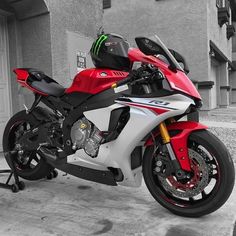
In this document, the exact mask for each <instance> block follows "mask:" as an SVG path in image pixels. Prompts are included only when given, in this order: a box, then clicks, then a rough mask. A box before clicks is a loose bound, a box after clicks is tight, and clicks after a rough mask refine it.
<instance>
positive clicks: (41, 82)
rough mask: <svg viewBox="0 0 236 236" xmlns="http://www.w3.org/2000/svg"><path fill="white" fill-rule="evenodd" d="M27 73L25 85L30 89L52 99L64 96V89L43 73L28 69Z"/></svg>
mask: <svg viewBox="0 0 236 236" xmlns="http://www.w3.org/2000/svg"><path fill="white" fill-rule="evenodd" d="M28 73H29V75H30V77H29V78H28V80H27V83H28V84H29V85H30V86H31V87H32V88H34V89H36V90H38V91H40V92H42V93H45V94H47V95H49V96H54V97H60V96H62V95H63V94H64V92H65V88H64V87H63V86H62V85H60V84H58V83H57V82H56V81H55V80H53V79H52V78H50V77H49V76H47V75H45V74H44V73H43V72H41V71H37V70H33V69H30V70H28Z"/></svg>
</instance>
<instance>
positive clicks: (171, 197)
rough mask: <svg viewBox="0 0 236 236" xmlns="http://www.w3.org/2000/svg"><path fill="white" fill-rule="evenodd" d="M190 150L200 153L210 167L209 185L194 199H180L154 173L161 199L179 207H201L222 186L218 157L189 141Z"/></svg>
mask: <svg viewBox="0 0 236 236" xmlns="http://www.w3.org/2000/svg"><path fill="white" fill-rule="evenodd" d="M188 148H189V149H192V150H194V151H195V152H198V153H199V154H200V155H201V157H202V158H203V159H204V161H205V163H206V164H207V166H208V167H209V172H208V173H209V175H208V177H209V180H208V185H207V186H206V187H205V188H204V189H202V191H201V193H200V194H198V195H197V196H194V197H189V198H186V197H183V198H182V197H178V196H176V195H175V194H173V193H171V192H170V191H168V190H167V189H166V188H164V187H163V186H162V184H161V182H160V180H159V177H158V175H156V174H155V173H154V172H153V171H152V181H153V183H154V185H156V187H157V189H158V190H159V191H160V193H161V194H159V196H161V198H162V199H163V200H164V201H166V202H168V203H170V204H172V205H175V206H177V207H182V208H185V207H195V206H196V207H199V206H200V205H201V204H203V203H204V202H205V201H206V200H210V199H211V198H212V197H214V195H215V194H216V192H217V191H218V189H219V184H220V168H219V164H218V162H217V160H216V157H215V156H214V155H213V154H212V153H210V152H208V151H207V148H206V147H204V146H203V145H202V144H200V143H197V142H196V141H191V140H190V141H189V142H188ZM155 162H156V160H155V158H154V157H153V158H152V170H153V169H154V168H155Z"/></svg>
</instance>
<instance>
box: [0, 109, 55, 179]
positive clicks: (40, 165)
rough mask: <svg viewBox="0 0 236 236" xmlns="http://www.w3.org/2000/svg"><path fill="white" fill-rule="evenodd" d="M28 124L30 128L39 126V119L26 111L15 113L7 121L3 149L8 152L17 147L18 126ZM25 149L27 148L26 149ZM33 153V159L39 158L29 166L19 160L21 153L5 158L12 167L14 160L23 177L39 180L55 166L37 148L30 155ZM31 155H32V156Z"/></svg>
mask: <svg viewBox="0 0 236 236" xmlns="http://www.w3.org/2000/svg"><path fill="white" fill-rule="evenodd" d="M25 124H27V125H28V126H29V127H30V128H32V127H35V126H37V124H38V121H37V120H36V119H35V118H34V116H33V115H32V114H26V111H20V112H18V113H17V114H15V115H14V116H13V117H12V118H11V119H10V120H9V121H8V123H7V125H6V128H5V130H4V134H3V151H4V153H8V152H9V151H12V150H13V149H14V147H15V143H16V141H17V137H16V136H17V135H16V132H17V128H18V127H19V126H20V125H25ZM24 151H25V150H24ZM30 155H32V156H33V159H35V160H37V161H38V162H36V161H35V164H34V166H33V164H32V163H29V164H28V165H29V166H26V165H24V164H23V163H21V162H20V161H19V154H18V153H16V154H11V155H5V159H6V161H7V163H8V165H9V167H10V168H11V169H12V166H11V160H10V158H11V159H12V161H13V164H14V165H15V170H16V173H17V174H18V175H19V176H20V177H21V178H23V179H26V180H39V179H42V178H44V177H45V176H47V175H48V174H49V173H50V172H51V171H52V170H53V169H54V168H53V167H52V166H51V165H49V164H48V163H46V161H45V160H44V158H43V157H41V156H40V155H39V154H38V153H37V150H35V153H32V152H31V153H29V156H30ZM32 156H31V157H32Z"/></svg>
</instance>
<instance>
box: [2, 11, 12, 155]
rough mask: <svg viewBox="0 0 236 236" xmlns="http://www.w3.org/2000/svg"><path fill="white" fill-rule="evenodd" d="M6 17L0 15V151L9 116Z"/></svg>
mask: <svg viewBox="0 0 236 236" xmlns="http://www.w3.org/2000/svg"><path fill="white" fill-rule="evenodd" d="M6 29H7V28H6V19H5V17H3V16H0V151H2V136H3V131H4V127H5V125H6V122H7V120H8V119H9V116H10V106H9V105H10V101H9V98H10V97H9V84H8V83H9V81H8V60H7V58H8V57H7V30H6Z"/></svg>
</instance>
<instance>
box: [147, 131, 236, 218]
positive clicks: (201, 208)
mask: <svg viewBox="0 0 236 236" xmlns="http://www.w3.org/2000/svg"><path fill="white" fill-rule="evenodd" d="M188 148H189V155H190V153H193V154H194V155H195V156H196V157H197V158H196V157H195V160H193V162H194V163H197V161H196V160H197V159H198V162H200V163H202V164H203V165H205V166H207V168H205V172H206V173H207V175H208V176H207V177H206V173H203V172H204V171H203V170H204V168H203V169H202V171H201V173H200V174H199V175H198V176H197V177H198V178H197V177H196V179H198V180H199V182H201V180H202V179H203V178H204V176H205V180H206V187H205V188H204V189H201V191H202V192H201V193H199V192H197V191H196V190H195V191H196V194H197V195H196V196H193V195H194V188H197V184H196V186H194V188H192V189H193V190H192V192H191V190H190V189H184V188H181V187H180V186H188V187H189V188H190V184H188V183H184V184H183V183H179V184H175V183H178V182H177V180H176V178H175V177H173V176H171V177H170V178H169V180H170V181H168V180H167V181H166V182H163V178H162V177H159V176H158V175H156V174H155V173H154V171H153V168H154V167H155V158H154V153H153V151H154V148H153V146H150V147H147V148H146V151H145V153H144V158H143V176H144V180H145V183H146V185H147V187H148V189H149V191H150V193H151V194H152V196H153V197H154V198H155V200H156V201H158V202H159V203H160V204H161V205H162V206H163V207H165V208H167V209H168V210H169V211H171V212H173V213H174V214H176V215H180V216H185V217H200V216H203V215H206V214H209V213H211V212H214V211H216V210H217V209H218V208H220V207H221V206H222V205H223V204H224V203H225V202H226V201H227V199H228V198H229V196H230V194H231V192H232V190H233V186H234V181H235V170H234V164H233V161H232V159H231V157H230V154H229V152H228V151H227V149H226V147H225V145H224V144H223V143H222V142H221V141H220V140H219V139H218V138H217V137H215V136H214V135H213V134H212V133H210V132H209V131H207V130H201V131H196V132H193V133H192V134H191V135H190V136H189V139H188ZM199 158H202V160H200V159H199ZM193 159H194V157H193ZM204 163H205V164H204ZM196 166H198V169H199V168H200V167H199V166H200V164H199V163H197V164H196ZM186 182H187V181H186ZM202 182H204V181H202ZM163 183H165V185H164V186H163ZM187 184H188V185H187ZM201 184H202V183H201ZM172 185H173V186H172ZM211 185H213V186H211ZM204 186H205V185H204ZM178 187H179V188H180V189H178ZM191 187H192V186H191ZM210 187H212V189H211V188H210ZM207 188H208V189H207ZM187 190H188V192H187ZM208 191H209V192H208ZM188 194H189V198H188Z"/></svg>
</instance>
